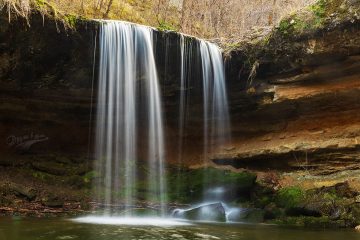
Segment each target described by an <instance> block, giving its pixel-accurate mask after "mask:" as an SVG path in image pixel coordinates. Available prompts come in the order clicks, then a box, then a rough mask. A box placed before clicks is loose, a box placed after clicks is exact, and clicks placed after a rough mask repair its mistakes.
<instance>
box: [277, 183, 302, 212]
mask: <svg viewBox="0 0 360 240" xmlns="http://www.w3.org/2000/svg"><path fill="white" fill-rule="evenodd" d="M304 199H305V193H304V191H303V190H302V189H301V188H299V187H289V188H283V189H281V190H280V191H279V192H278V193H277V196H276V204H277V205H278V206H279V207H283V208H292V207H295V206H297V205H298V204H299V203H301V202H302V201H303V200H304Z"/></svg>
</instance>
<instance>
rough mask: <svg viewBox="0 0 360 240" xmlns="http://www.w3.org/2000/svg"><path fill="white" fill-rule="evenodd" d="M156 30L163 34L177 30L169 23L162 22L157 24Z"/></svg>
mask: <svg viewBox="0 0 360 240" xmlns="http://www.w3.org/2000/svg"><path fill="white" fill-rule="evenodd" d="M157 29H158V30H159V31H162V32H164V31H177V30H178V29H177V28H176V27H175V26H173V25H172V24H171V23H169V22H166V21H163V20H162V21H160V22H159V26H158V27H157Z"/></svg>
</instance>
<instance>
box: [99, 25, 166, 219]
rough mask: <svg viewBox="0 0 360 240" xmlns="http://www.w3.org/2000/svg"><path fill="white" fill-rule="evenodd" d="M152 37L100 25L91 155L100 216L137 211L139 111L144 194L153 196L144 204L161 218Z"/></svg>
mask: <svg viewBox="0 0 360 240" xmlns="http://www.w3.org/2000/svg"><path fill="white" fill-rule="evenodd" d="M152 31H153V30H152V29H150V28H147V27H144V26H138V25H133V24H130V23H125V22H119V21H102V22H101V27H100V62H99V86H98V103H97V122H96V146H95V151H96V159H97V161H96V169H97V172H98V173H99V175H100V176H99V180H100V181H99V182H98V183H97V193H98V199H97V200H98V201H100V202H103V203H104V204H105V214H111V213H116V214H119V211H115V209H118V208H119V206H122V208H123V212H124V213H125V215H132V214H133V211H131V210H132V209H133V208H136V204H137V200H138V196H137V195H138V193H137V191H136V189H137V187H136V184H137V183H138V182H139V175H140V174H138V159H139V152H144V150H143V149H141V150H142V151H140V149H138V147H137V146H139V144H138V141H139V139H140V138H142V136H143V135H141V136H140V133H139V131H138V124H139V120H138V115H139V111H140V110H139V108H142V109H145V111H146V112H147V117H146V119H147V125H146V128H147V136H148V139H147V144H146V146H147V156H146V158H147V159H146V160H147V162H148V170H147V183H148V187H147V190H148V192H149V193H151V194H152V195H151V196H150V195H149V196H147V198H146V200H147V202H151V201H157V202H159V203H160V210H161V211H160V212H161V214H162V215H164V214H165V210H166V184H165V172H164V168H165V166H164V162H165V159H164V153H165V149H164V131H163V120H162V106H161V97H160V88H159V82H158V76H157V69H156V66H155V59H154V53H153V44H152ZM142 91H144V92H142ZM140 93H144V94H141V97H140V96H139V95H140ZM143 95H145V96H143ZM141 134H143V133H141ZM141 140H143V139H141ZM154 195H155V196H156V197H155V198H156V199H154Z"/></svg>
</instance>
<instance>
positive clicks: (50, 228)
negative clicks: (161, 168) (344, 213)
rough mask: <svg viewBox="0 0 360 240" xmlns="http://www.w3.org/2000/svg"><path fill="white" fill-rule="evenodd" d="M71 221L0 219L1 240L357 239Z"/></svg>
mask: <svg viewBox="0 0 360 240" xmlns="http://www.w3.org/2000/svg"><path fill="white" fill-rule="evenodd" d="M109 221H110V220H109V219H108V220H107V222H106V223H102V222H99V221H98V222H96V221H90V220H89V219H88V221H73V219H35V218H18V217H0V240H57V239H59V240H61V239H77V240H80V239H83V240H117V239H119V240H137V239H144V240H145V239H146V240H151V239H155V240H161V239H164V240H168V239H175V240H176V239H179V240H181V239H185V240H186V239H189V240H190V239H191V240H196V239H200V240H201V239H210V240H211V239H225V240H232V239H236V240H242V239H243V240H339V239H346V240H359V239H360V233H357V232H355V231H353V230H328V229H327V230H309V229H300V228H283V227H278V226H272V225H247V224H218V223H216V224H215V223H190V222H186V224H184V223H179V224H178V223H177V222H171V221H172V220H171V221H170V220H169V221H170V222H169V223H168V224H166V223H164V222H161V221H160V222H157V220H156V219H150V220H143V221H142V222H141V221H140V222H139V223H138V224H139V225H136V221H137V220H132V224H126V223H125V225H124V222H123V220H122V219H118V221H117V222H116V223H111V222H109Z"/></svg>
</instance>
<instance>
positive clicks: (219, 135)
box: [200, 41, 231, 161]
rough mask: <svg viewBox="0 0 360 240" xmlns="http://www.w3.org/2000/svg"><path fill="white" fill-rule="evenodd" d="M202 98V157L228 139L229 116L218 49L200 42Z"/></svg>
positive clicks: (221, 61) (222, 65) (221, 59)
mask: <svg viewBox="0 0 360 240" xmlns="http://www.w3.org/2000/svg"><path fill="white" fill-rule="evenodd" d="M200 53H201V62H202V74H203V100H204V159H205V161H206V160H208V159H207V158H208V154H209V153H211V152H212V151H213V150H214V147H216V146H224V144H228V143H229V141H230V138H231V137H230V118H229V109H228V100H227V92H226V83H225V69H224V62H223V58H222V53H221V51H220V49H219V48H218V47H217V46H216V45H214V44H212V43H209V42H205V41H201V42H200Z"/></svg>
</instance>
